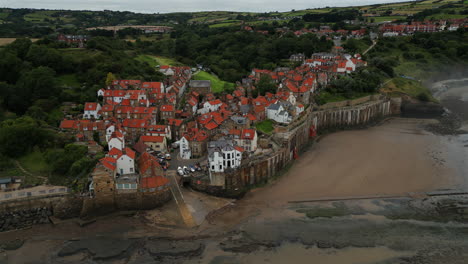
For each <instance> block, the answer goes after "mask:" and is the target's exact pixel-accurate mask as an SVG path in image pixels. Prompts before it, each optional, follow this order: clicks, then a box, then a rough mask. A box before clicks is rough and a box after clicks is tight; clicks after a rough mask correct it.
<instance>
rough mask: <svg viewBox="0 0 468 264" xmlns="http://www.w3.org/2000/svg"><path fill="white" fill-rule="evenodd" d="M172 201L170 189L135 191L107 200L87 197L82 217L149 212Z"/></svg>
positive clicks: (112, 196)
mask: <svg viewBox="0 0 468 264" xmlns="http://www.w3.org/2000/svg"><path fill="white" fill-rule="evenodd" d="M171 199H172V194H171V191H170V188H169V187H166V188H164V189H162V190H155V191H153V192H141V191H134V192H128V193H118V194H117V193H115V194H112V195H110V197H108V198H107V199H102V198H101V199H96V198H94V197H86V198H84V200H83V206H82V208H81V212H80V216H81V217H90V216H96V215H103V214H107V213H110V212H113V211H118V210H123V211H125V210H128V211H132V210H149V209H154V208H157V207H160V206H162V205H164V204H165V203H167V202H169V201H170V200H171Z"/></svg>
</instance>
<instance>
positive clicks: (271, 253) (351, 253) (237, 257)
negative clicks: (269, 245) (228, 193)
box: [199, 243, 414, 264]
mask: <svg viewBox="0 0 468 264" xmlns="http://www.w3.org/2000/svg"><path fill="white" fill-rule="evenodd" d="M413 254H414V253H413V252H410V251H395V250H391V249H389V248H387V247H374V248H355V247H349V248H344V249H320V248H317V247H315V246H314V247H307V246H304V245H302V244H298V243H284V244H282V245H281V246H280V247H278V248H274V249H267V250H261V251H257V252H255V253H252V254H222V255H219V256H212V255H211V254H210V252H206V255H207V256H206V257H205V258H203V260H202V261H201V262H199V263H204V261H209V263H211V264H217V263H242V264H251V263H252V264H254V263H272V264H275V263H278V264H284V263H297V264H300V263H307V264H309V263H320V264H358V263H359V264H371V263H383V262H385V263H398V260H397V259H398V258H400V257H407V256H411V255H413ZM208 255H211V256H208ZM207 258H211V260H209V259H207Z"/></svg>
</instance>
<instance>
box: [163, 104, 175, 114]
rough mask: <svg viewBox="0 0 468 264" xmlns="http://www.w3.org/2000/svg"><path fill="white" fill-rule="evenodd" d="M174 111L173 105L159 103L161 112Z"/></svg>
mask: <svg viewBox="0 0 468 264" xmlns="http://www.w3.org/2000/svg"><path fill="white" fill-rule="evenodd" d="M172 111H174V106H173V105H161V112H172Z"/></svg>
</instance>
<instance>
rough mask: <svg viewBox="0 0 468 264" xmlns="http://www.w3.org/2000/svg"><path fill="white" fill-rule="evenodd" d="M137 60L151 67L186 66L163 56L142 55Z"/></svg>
mask: <svg viewBox="0 0 468 264" xmlns="http://www.w3.org/2000/svg"><path fill="white" fill-rule="evenodd" d="M136 59H137V60H139V61H141V62H146V63H148V64H149V65H150V66H151V67H156V66H161V65H170V66H184V65H183V64H182V63H180V62H178V61H176V60H174V59H172V58H167V57H162V56H153V55H147V54H142V55H138V57H136Z"/></svg>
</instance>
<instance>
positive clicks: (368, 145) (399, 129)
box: [246, 118, 464, 202]
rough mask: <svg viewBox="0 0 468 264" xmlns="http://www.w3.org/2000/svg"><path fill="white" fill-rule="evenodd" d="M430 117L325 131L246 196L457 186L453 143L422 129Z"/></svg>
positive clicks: (303, 196)
mask: <svg viewBox="0 0 468 264" xmlns="http://www.w3.org/2000/svg"><path fill="white" fill-rule="evenodd" d="M430 122H434V121H433V120H422V119H421V120H420V119H402V118H395V119H391V120H388V121H386V122H385V123H384V124H382V125H379V126H376V127H372V128H369V129H365V130H355V131H343V132H337V133H333V134H330V135H327V136H325V137H324V138H323V139H321V140H320V142H318V143H317V144H315V145H314V146H312V147H311V148H310V149H309V150H307V151H306V152H304V153H303V154H302V155H301V156H300V158H299V160H297V161H296V163H295V164H294V165H293V167H292V168H291V169H290V170H289V171H288V172H287V173H286V174H285V175H284V176H282V177H281V178H280V179H279V180H278V181H277V182H276V183H275V184H274V185H271V186H268V187H265V188H263V189H261V190H257V191H254V192H253V193H251V194H250V195H249V196H248V197H247V199H246V200H252V201H263V202H268V201H275V202H287V201H295V200H308V199H314V198H321V197H344V196H374V195H375V196H379V195H395V196H398V195H407V194H408V193H411V192H426V191H433V190H436V189H458V188H460V187H461V185H462V184H463V183H464V180H463V175H459V173H457V171H456V169H455V168H454V166H452V164H451V162H450V161H448V160H447V156H448V155H449V152H452V151H453V149H451V148H453V147H455V148H456V146H452V145H448V144H447V138H445V137H443V136H438V135H434V134H431V133H429V132H427V131H425V130H424V128H423V125H424V124H427V123H430ZM460 148H463V146H460Z"/></svg>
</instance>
